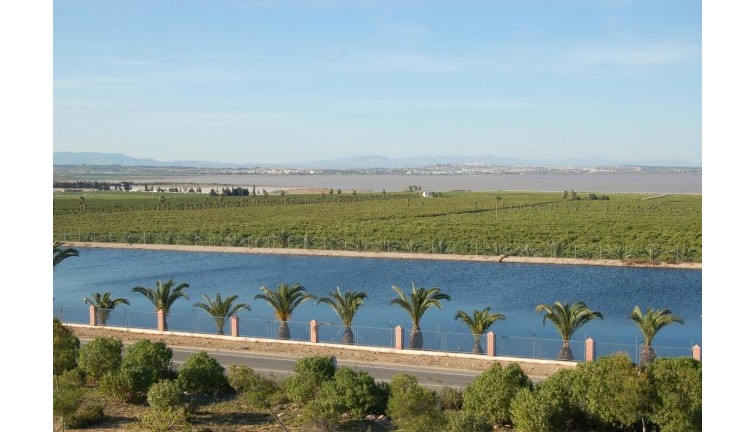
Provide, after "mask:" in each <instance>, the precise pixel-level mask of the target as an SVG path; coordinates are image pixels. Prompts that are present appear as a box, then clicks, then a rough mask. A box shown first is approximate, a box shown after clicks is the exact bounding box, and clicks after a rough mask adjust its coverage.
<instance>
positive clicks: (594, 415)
mask: <svg viewBox="0 0 756 432" xmlns="http://www.w3.org/2000/svg"><path fill="white" fill-rule="evenodd" d="M572 396H573V398H574V400H575V401H576V402H577V403H578V405H579V406H580V408H581V409H582V410H584V412H585V413H586V414H587V415H588V416H589V418H590V420H593V421H597V422H600V423H601V425H598V426H597V428H603V429H605V430H612V431H621V430H633V429H634V428H633V426H634V425H636V424H639V423H640V422H641V418H644V417H646V418H647V416H648V414H649V412H650V407H649V401H650V399H651V396H652V395H651V394H650V385H649V383H648V380H647V377H646V374H645V373H643V372H642V371H641V370H640V369H639V368H638V367H637V366H635V364H633V362H632V361H631V360H630V357H628V355H627V354H625V353H619V354H614V355H611V356H606V357H601V358H599V359H598V360H597V361H594V362H589V363H581V364H578V365H577V368H576V378H575V381H574V383H573V386H572Z"/></svg>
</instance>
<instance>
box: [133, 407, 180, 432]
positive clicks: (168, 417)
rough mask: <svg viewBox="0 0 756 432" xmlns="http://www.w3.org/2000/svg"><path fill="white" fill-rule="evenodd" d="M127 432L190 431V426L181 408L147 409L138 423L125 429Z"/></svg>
mask: <svg viewBox="0 0 756 432" xmlns="http://www.w3.org/2000/svg"><path fill="white" fill-rule="evenodd" d="M127 430H129V431H140V432H141V431H144V432H171V431H186V432H189V431H191V430H192V425H191V424H190V423H189V422H188V421H187V413H186V410H184V409H183V408H175V409H166V410H156V409H152V408H150V409H148V410H147V411H146V412H145V413H144V414H142V415H141V416H139V421H138V422H136V423H132V424H130V425H129V426H128V427H127Z"/></svg>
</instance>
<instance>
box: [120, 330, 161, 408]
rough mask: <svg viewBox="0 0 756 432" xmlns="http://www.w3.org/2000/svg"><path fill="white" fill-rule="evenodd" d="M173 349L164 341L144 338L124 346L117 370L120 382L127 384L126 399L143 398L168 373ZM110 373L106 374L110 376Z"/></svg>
mask: <svg viewBox="0 0 756 432" xmlns="http://www.w3.org/2000/svg"><path fill="white" fill-rule="evenodd" d="M172 357H173V350H171V349H170V348H168V347H167V346H166V345H165V343H164V342H152V341H150V340H147V339H144V340H140V341H138V342H136V343H134V345H132V346H130V347H128V348H126V352H125V353H124V355H123V360H122V361H121V368H120V370H119V372H118V374H119V375H122V377H121V378H120V380H121V383H120V384H128V387H127V389H128V392H129V393H130V395H129V397H128V399H129V400H131V401H137V400H140V399H144V397H145V396H146V394H147V390H148V389H149V388H150V386H151V385H152V384H154V383H155V382H157V381H158V380H160V379H163V378H167V377H168V376H169V374H170V364H171V358H172ZM110 375H111V374H108V375H106V377H107V376H110Z"/></svg>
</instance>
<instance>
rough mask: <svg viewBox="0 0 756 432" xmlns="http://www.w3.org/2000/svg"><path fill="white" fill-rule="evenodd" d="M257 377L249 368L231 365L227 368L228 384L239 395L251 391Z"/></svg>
mask: <svg viewBox="0 0 756 432" xmlns="http://www.w3.org/2000/svg"><path fill="white" fill-rule="evenodd" d="M259 377H260V376H259V374H257V373H256V372H255V371H254V370H253V369H252V368H251V367H249V366H244V365H236V364H232V365H231V366H229V367H228V384H229V385H230V386H231V388H233V389H234V390H235V391H236V392H237V393H239V394H243V393H246V392H247V391H249V390H251V389H253V388H254V386H255V385H256V383H257V381H258V380H259Z"/></svg>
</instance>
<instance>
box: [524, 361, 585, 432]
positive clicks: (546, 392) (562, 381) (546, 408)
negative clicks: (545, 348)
mask: <svg viewBox="0 0 756 432" xmlns="http://www.w3.org/2000/svg"><path fill="white" fill-rule="evenodd" d="M576 377H577V372H576V371H575V370H573V369H562V370H560V371H558V372H556V373H555V374H553V375H551V376H550V377H548V378H547V379H546V380H544V381H542V382H541V383H539V384H538V385H537V386H536V388H535V390H533V391H531V390H529V389H521V390H520V391H519V392H518V393H517V395H516V396H515V398H514V399H513V400H512V405H511V407H510V411H511V413H512V422H513V423H514V425H515V427H516V428H517V430H522V431H525V432H528V431H533V432H541V431H542V432H552V431H553V432H557V431H559V432H561V431H564V430H571V429H573V428H575V427H578V429H582V427H580V425H582V424H584V423H585V415H584V414H582V411H581V410H580V408H579V407H578V405H577V403H576V402H575V401H574V398H573V396H572V387H573V383H574V380H575V379H576Z"/></svg>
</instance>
